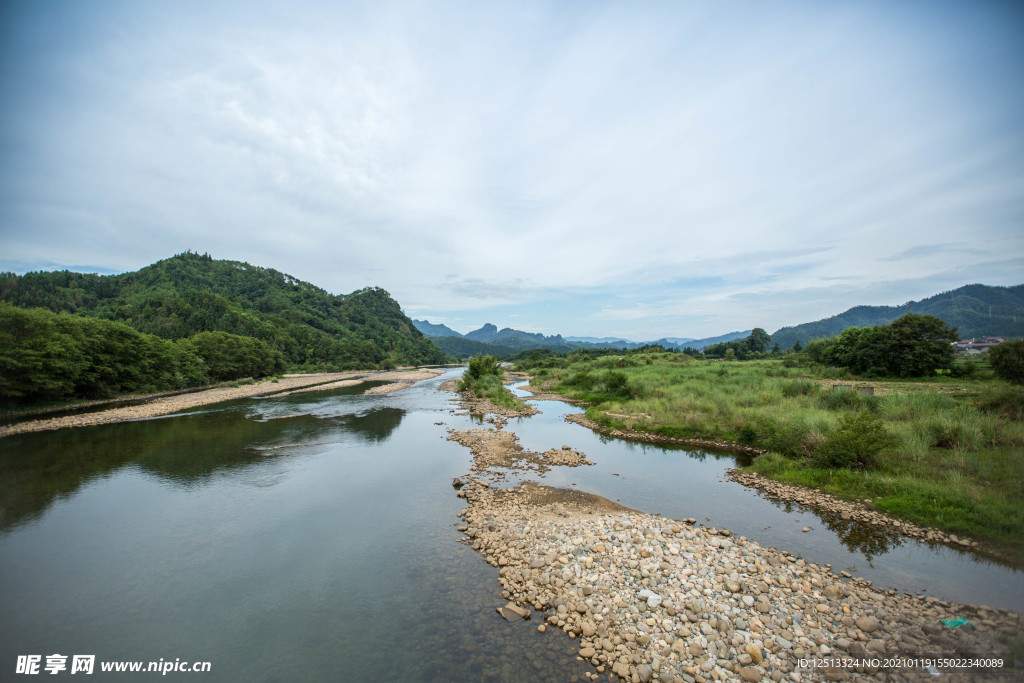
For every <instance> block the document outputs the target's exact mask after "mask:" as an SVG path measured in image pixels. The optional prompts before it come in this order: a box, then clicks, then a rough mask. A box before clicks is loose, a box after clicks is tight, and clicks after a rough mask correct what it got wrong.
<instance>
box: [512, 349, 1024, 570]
mask: <svg viewBox="0 0 1024 683" xmlns="http://www.w3.org/2000/svg"><path fill="white" fill-rule="evenodd" d="M518 369H522V370H526V371H528V372H531V373H532V374H533V376H534V381H533V384H535V385H537V386H550V388H552V389H553V390H556V391H558V392H559V393H562V394H563V395H566V396H569V397H571V398H575V399H579V400H583V401H589V402H593V403H594V405H592V406H591V407H589V408H588V409H587V416H588V417H589V418H591V419H592V420H595V421H596V422H599V423H601V424H603V425H606V426H608V427H611V428H619V429H622V428H625V429H633V430H638V431H644V432H650V433H653V434H658V435H663V436H674V437H684V438H702V439H712V440H724V441H733V442H737V443H740V444H744V445H749V446H754V447H757V448H762V449H765V450H766V451H768V453H766V454H765V455H761V456H758V457H757V458H756V459H755V461H754V463H753V465H752V466H751V467H750V469H751V470H753V471H756V472H758V473H760V474H763V475H766V476H769V477H772V478H775V479H778V480H781V481H786V482H789V483H796V484H802V485H805V486H812V487H816V488H819V489H821V490H824V491H826V492H828V493H831V494H833V495H836V496H839V497H843V498H858V499H863V498H870V499H871V500H872V501H873V502H874V504H875V506H876V507H877V508H878V509H880V510H882V511H884V512H888V513H891V514H894V515H898V516H900V517H902V518H904V519H908V520H910V521H913V522H915V523H917V524H919V525H923V526H930V527H935V528H938V529H942V530H944V531H948V532H952V533H955V534H958V535H966V536H969V537H972V538H975V539H977V540H980V541H984V542H987V543H989V544H992V545H994V546H996V547H997V549H998V550H999V551H1000V552H1001V553H1002V554H1004V555H1009V556H1011V557H1013V558H1015V559H1017V560H1024V387H1019V386H1012V385H1009V384H1006V383H1003V382H1000V381H997V380H991V379H987V380H968V379H953V378H949V377H941V378H935V379H931V380H928V381H906V380H904V381H891V382H890V381H885V380H872V381H871V382H852V381H848V380H846V381H844V380H833V379H828V378H827V377H823V376H821V375H820V373H819V374H818V375H816V374H815V373H814V372H813V371H811V370H808V369H806V368H790V367H784V366H783V363H782V362H781V361H777V360H759V361H747V362H722V361H717V362H716V361H698V360H693V359H689V358H688V357H686V356H683V355H682V354H651V355H647V356H642V355H641V356H623V357H614V356H607V357H603V358H597V359H593V360H583V361H578V362H575V363H571V364H568V365H567V366H566V367H537V366H533V367H530V366H529V365H523V366H520V367H519V368H518ZM836 385H839V386H836ZM844 385H845V386H844ZM864 385H867V386H871V387H872V389H873V390H874V391H875V395H868V394H866V393H864V392H862V391H861V387H862V386H864Z"/></svg>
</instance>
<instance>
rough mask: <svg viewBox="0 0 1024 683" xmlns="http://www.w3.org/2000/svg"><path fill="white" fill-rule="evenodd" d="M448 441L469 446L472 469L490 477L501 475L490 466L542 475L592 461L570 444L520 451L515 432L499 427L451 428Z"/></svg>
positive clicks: (499, 476)
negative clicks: (540, 449)
mask: <svg viewBox="0 0 1024 683" xmlns="http://www.w3.org/2000/svg"><path fill="white" fill-rule="evenodd" d="M448 440H449V441H455V442H457V443H460V444H462V445H463V446H465V447H467V448H469V450H470V453H472V455H473V464H472V465H471V466H470V470H471V471H472V472H475V473H478V474H481V473H484V472H487V473H488V474H489V475H490V476H491V478H492V479H502V478H504V477H503V476H502V475H501V473H500V472H496V471H495V470H494V469H493V468H502V469H509V470H521V471H527V470H532V471H534V472H537V473H538V474H544V473H545V472H548V471H550V469H551V468H552V467H579V466H581V465H593V464H594V463H593V462H591V461H590V460H588V459H587V456H586V455H584V454H583V453H581V452H579V451H577V450H575V449H573V448H570V447H569V446H562V447H561V448H552V449H549V450H547V451H545V452H543V453H535V452H533V451H526V450H523V447H522V446H520V445H519V439H518V438H517V437H516V435H515V434H514V433H512V432H507V431H503V430H501V429H468V430H465V431H460V432H457V431H454V430H451V431H449V433H448ZM467 476H469V475H467Z"/></svg>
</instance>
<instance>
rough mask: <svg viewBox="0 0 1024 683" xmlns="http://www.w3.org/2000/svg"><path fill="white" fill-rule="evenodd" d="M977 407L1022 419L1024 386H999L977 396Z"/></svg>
mask: <svg viewBox="0 0 1024 683" xmlns="http://www.w3.org/2000/svg"><path fill="white" fill-rule="evenodd" d="M978 407H980V408H981V409H982V410H984V411H986V412H989V413H996V414H998V415H1002V416H1003V417H1007V418H1009V419H1011V420H1018V421H1024V387H1000V388H999V389H995V390H991V391H988V392H986V393H984V394H982V395H981V396H980V397H979V398H978Z"/></svg>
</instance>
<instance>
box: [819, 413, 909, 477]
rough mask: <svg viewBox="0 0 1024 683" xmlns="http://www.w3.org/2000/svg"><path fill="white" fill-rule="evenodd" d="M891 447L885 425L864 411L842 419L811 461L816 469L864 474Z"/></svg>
mask: <svg viewBox="0 0 1024 683" xmlns="http://www.w3.org/2000/svg"><path fill="white" fill-rule="evenodd" d="M891 443H892V437H890V436H889V433H888V432H886V430H885V425H884V424H883V423H882V421H881V420H880V419H879V418H878V417H877V416H875V415H873V414H871V413H869V412H867V411H863V412H860V413H857V414H855V415H843V416H842V417H841V418H840V419H839V426H838V427H837V428H836V430H835V431H834V432H832V433H831V434H830V435H829V436H828V438H827V439H826V440H825V443H823V444H822V445H821V446H819V447H818V449H817V451H816V452H815V453H814V454H813V456H812V460H813V462H814V464H815V466H817V467H825V468H828V469H837V468H842V469H850V470H862V469H870V468H872V467H874V466H875V464H876V462H877V459H878V454H879V453H881V452H882V451H883V450H884V449H885V448H887V447H888V446H889V445H890V444H891Z"/></svg>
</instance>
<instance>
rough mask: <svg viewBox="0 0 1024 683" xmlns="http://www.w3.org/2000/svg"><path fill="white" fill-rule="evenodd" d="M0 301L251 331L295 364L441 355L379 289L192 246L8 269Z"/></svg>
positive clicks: (163, 328) (163, 331)
mask: <svg viewBox="0 0 1024 683" xmlns="http://www.w3.org/2000/svg"><path fill="white" fill-rule="evenodd" d="M0 300H2V301H6V302H9V303H11V304H13V305H15V306H18V307H22V308H30V307H41V308H46V309H49V310H51V311H54V312H68V313H75V314H79V315H86V316H92V317H97V318H104V319H107V320H114V321H120V322H124V323H126V324H128V325H130V326H131V327H133V328H134V329H136V330H138V331H140V332H145V333H149V334H153V335H156V336H158V337H163V338H165V339H182V338H185V337H190V336H192V335H195V334H197V333H199V332H213V331H217V332H227V333H230V334H236V335H242V336H246V337H254V338H256V339H259V340H261V341H263V342H265V343H266V344H267V345H268V346H269V347H270V348H273V349H277V350H279V351H280V352H281V353H282V354H283V356H284V360H285V364H286V365H287V366H288V367H290V368H293V369H305V370H344V369H351V368H371V367H387V366H392V365H406V364H408V365H413V364H424V363H439V362H444V361H445V359H446V357H445V354H444V353H443V352H442V351H441V350H440V349H438V348H437V347H436V346H434V344H433V343H432V342H431V341H430V340H429V339H428V338H426V337H424V336H423V334H422V333H420V331H419V330H417V329H416V328H415V326H414V325H413V324H412V321H411V320H410V319H409V318H408V317H406V316H405V314H404V313H402V310H401V308H400V306H399V305H398V303H397V302H396V301H395V300H394V299H392V298H391V296H390V295H389V294H388V293H387V292H386V291H384V290H383V289H379V288H366V289H361V290H358V291H355V292H353V293H352V294H348V295H334V294H329V293H328V292H326V291H325V290H323V289H321V288H319V287H316V286H314V285H312V284H309V283H308V282H302V281H300V280H296V279H295V278H293V277H291V276H289V275H286V274H284V273H281V272H278V271H276V270H273V269H272V268H261V267H258V266H252V265H249V264H248V263H240V262H238V261H223V260H214V259H213V258H211V257H210V256H208V255H205V254H204V255H200V254H194V253H191V252H189V253H184V254H178V255H176V256H173V257H172V258H169V259H165V260H163V261H158V262H157V263H154V264H153V265H150V266H147V267H145V268H143V269H141V270H139V271H137V272H133V273H123V274H121V275H109V276H107V275H94V274H83V273H73V272H69V271H61V272H38V273H27V274H26V275H23V276H17V275H14V274H12V273H5V274H3V275H2V276H0Z"/></svg>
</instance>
